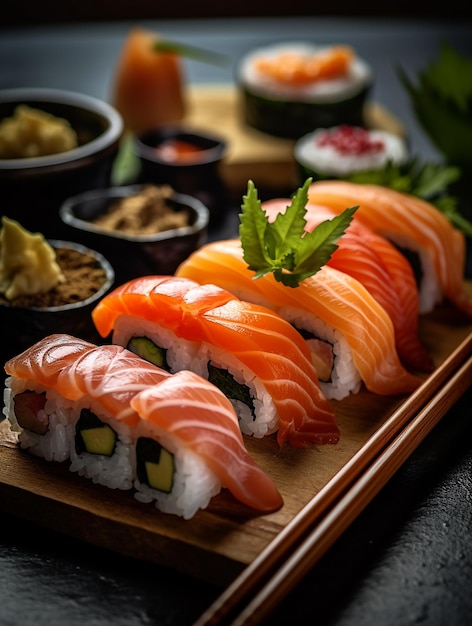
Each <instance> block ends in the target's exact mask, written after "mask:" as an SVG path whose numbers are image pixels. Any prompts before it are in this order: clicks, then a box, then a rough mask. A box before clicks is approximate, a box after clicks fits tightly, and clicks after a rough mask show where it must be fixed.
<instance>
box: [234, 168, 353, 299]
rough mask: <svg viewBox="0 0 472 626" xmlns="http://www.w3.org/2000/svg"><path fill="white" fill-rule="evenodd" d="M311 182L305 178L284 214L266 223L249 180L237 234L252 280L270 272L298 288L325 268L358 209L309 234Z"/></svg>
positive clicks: (288, 284)
mask: <svg viewBox="0 0 472 626" xmlns="http://www.w3.org/2000/svg"><path fill="white" fill-rule="evenodd" d="M311 182H312V179H311V178H308V179H307V180H306V181H305V184H304V185H303V186H302V187H300V188H299V189H298V190H297V191H296V192H295V194H294V195H293V197H292V199H291V202H290V204H289V205H288V206H287V209H286V211H285V212H284V213H279V214H278V215H277V217H276V219H275V220H274V221H273V222H269V220H268V216H267V214H266V213H265V211H264V210H263V208H262V204H261V201H260V200H259V197H258V193H257V189H256V187H255V186H254V183H253V181H251V180H250V181H248V186H247V195H245V196H243V203H242V205H241V209H242V213H241V214H240V216H239V217H240V226H239V235H240V239H241V246H242V249H243V258H244V260H245V261H246V263H247V264H248V268H249V269H250V270H252V271H254V272H255V276H254V278H255V279H257V278H261V277H262V276H265V275H266V274H270V273H272V274H273V275H274V278H275V279H276V280H277V281H278V282H281V283H283V284H284V285H286V286H287V287H297V286H298V285H299V283H300V282H301V281H302V280H304V279H305V278H308V277H309V276H313V275H314V274H316V272H317V271H318V270H320V269H321V268H322V267H323V265H326V263H327V262H328V261H329V259H330V258H331V255H332V254H333V252H334V251H335V250H336V249H337V247H338V245H337V242H338V241H339V239H340V238H341V237H342V236H343V235H344V233H345V231H346V229H347V227H348V226H349V224H350V223H351V221H352V218H353V216H354V213H355V212H356V211H357V209H358V208H359V207H357V206H355V207H351V208H347V209H345V210H344V211H343V212H342V213H341V214H340V215H337V216H336V217H334V218H333V219H331V220H326V221H324V222H322V223H321V224H319V225H318V226H317V227H316V228H315V229H313V230H312V231H311V232H308V231H307V230H306V219H305V214H306V205H307V202H308V188H309V186H310V184H311Z"/></svg>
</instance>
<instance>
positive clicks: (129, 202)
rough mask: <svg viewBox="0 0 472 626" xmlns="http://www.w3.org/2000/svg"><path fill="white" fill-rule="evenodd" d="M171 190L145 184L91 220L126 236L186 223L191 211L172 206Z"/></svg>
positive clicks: (166, 186) (165, 187) (159, 230)
mask: <svg viewBox="0 0 472 626" xmlns="http://www.w3.org/2000/svg"><path fill="white" fill-rule="evenodd" d="M174 193H175V192H174V190H173V189H172V187H170V186H168V185H162V186H156V185H145V186H144V187H143V188H142V189H141V191H140V192H139V193H136V194H134V195H132V196H128V197H126V198H122V199H120V200H117V201H116V202H114V203H113V204H112V205H111V206H110V207H109V208H108V210H107V211H106V212H105V213H103V214H102V215H100V216H98V217H97V218H95V219H94V220H91V222H92V223H93V224H95V225H96V226H100V228H103V229H104V230H118V231H120V232H123V233H126V234H128V235H153V234H155V233H160V232H162V231H165V230H171V229H173V228H182V227H184V226H188V225H189V223H190V211H187V210H182V209H180V210H176V209H174V208H173V206H172V204H171V203H170V199H171V197H172V195H173V194H174Z"/></svg>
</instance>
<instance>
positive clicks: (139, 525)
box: [0, 284, 472, 586]
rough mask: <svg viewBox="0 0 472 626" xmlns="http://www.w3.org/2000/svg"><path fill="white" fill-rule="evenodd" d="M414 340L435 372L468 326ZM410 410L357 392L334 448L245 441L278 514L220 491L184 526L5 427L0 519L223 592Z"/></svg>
mask: <svg viewBox="0 0 472 626" xmlns="http://www.w3.org/2000/svg"><path fill="white" fill-rule="evenodd" d="M467 287H468V288H470V289H471V291H472V286H471V285H469V284H468V285H467ZM420 334H421V338H422V340H423V342H424V344H425V345H426V347H427V348H428V349H429V350H430V352H431V354H432V355H433V356H434V360H435V364H436V366H437V368H438V369H440V368H441V364H442V363H443V362H444V361H445V359H447V357H448V356H449V355H450V354H451V353H452V352H453V351H454V350H455V349H456V347H457V346H459V345H460V344H461V343H462V342H463V341H464V340H465V339H467V338H468V337H470V335H471V334H472V323H471V322H470V320H468V321H465V320H464V319H463V318H462V317H461V316H460V315H459V314H458V313H457V312H456V311H454V310H451V309H450V308H448V307H439V308H438V309H437V310H436V311H435V312H434V313H433V314H430V315H428V316H425V317H424V318H422V319H421V325H420ZM469 356H470V355H469ZM464 391H465V388H464V389H460V390H458V393H459V394H460V393H463V392H464ZM406 401H407V398H405V397H382V396H376V395H373V394H371V393H368V392H367V391H361V392H360V393H359V394H357V395H354V396H351V397H349V398H347V399H345V400H343V401H340V402H335V403H334V405H335V411H336V417H337V421H338V424H339V427H340V430H341V438H340V441H339V443H338V444H336V445H327V446H320V447H314V448H310V449H296V448H292V447H290V446H288V445H287V446H284V447H283V448H282V449H279V447H278V445H277V442H276V437H275V435H272V436H269V437H266V438H264V439H254V438H250V437H246V439H245V441H246V444H247V447H248V449H249V451H250V453H251V454H252V455H253V457H254V458H255V460H256V461H257V462H258V463H259V465H260V466H261V467H262V468H263V469H264V470H265V471H266V472H267V473H269V474H270V475H271V476H272V477H273V479H274V481H275V483H276V484H277V486H278V488H279V490H280V492H281V494H282V496H283V499H284V505H283V507H282V508H281V509H280V510H279V511H277V512H275V513H273V514H270V515H259V514H255V513H254V512H253V511H251V510H249V509H247V508H246V507H244V506H243V505H241V504H240V503H238V502H237V501H236V500H235V499H233V497H232V496H231V494H230V493H229V492H227V491H226V490H223V491H222V492H221V493H220V494H219V495H218V496H216V497H215V498H214V499H213V500H212V501H211V503H210V505H209V506H208V508H207V509H205V510H202V511H199V512H198V513H197V514H196V515H195V517H193V518H192V519H191V520H187V521H186V520H183V519H181V518H179V517H176V516H174V515H166V514H163V513H160V512H159V511H157V510H156V509H155V508H154V506H153V505H152V504H142V503H139V502H137V501H136V500H135V499H134V498H133V496H132V494H131V493H128V492H123V491H114V490H111V489H107V488H105V487H102V486H100V485H94V484H93V483H91V482H90V481H89V480H87V479H85V478H82V477H79V476H77V475H75V474H73V473H71V472H70V471H69V470H68V466H67V464H65V463H64V464H60V463H48V462H46V461H45V460H43V459H40V458H36V457H33V456H31V455H30V454H29V453H27V452H24V451H22V450H20V449H19V448H18V446H17V445H16V443H15V437H14V436H13V434H12V433H11V432H10V430H9V426H8V423H7V422H6V420H4V421H3V422H0V509H1V510H3V511H6V512H9V513H12V514H14V515H17V516H20V517H22V518H25V519H28V520H31V521H32V522H34V523H37V524H39V525H42V526H46V527H48V528H51V529H54V530H56V531H59V532H61V533H65V534H67V535H71V536H73V537H75V538H78V539H80V540H83V541H85V542H88V543H90V544H93V545H97V546H101V547H104V548H108V549H110V550H113V551H116V552H119V553H122V554H125V555H128V556H132V557H133V558H138V559H143V560H148V561H151V562H156V563H160V564H164V565H166V566H169V567H171V568H173V569H176V570H178V571H182V572H184V573H186V574H190V575H191V576H194V577H196V578H200V579H203V580H207V581H209V582H211V583H214V584H216V585H221V586H227V585H228V584H229V583H230V582H231V581H232V580H233V579H234V578H235V577H236V576H237V575H238V574H240V573H241V571H242V570H243V569H244V568H245V567H246V566H247V565H248V564H249V563H251V562H252V561H253V560H254V559H255V558H256V557H257V556H258V555H259V554H260V553H261V551H263V550H264V549H265V548H266V547H267V546H268V545H269V544H270V542H271V541H272V540H273V539H275V538H276V537H277V535H278V534H279V533H280V531H281V530H282V529H284V528H285V527H286V526H287V524H289V523H290V522H291V521H292V520H293V519H294V518H295V517H296V516H297V514H299V512H300V511H301V510H302V509H303V508H304V507H305V506H306V505H307V504H309V503H310V501H311V500H312V498H313V497H314V496H315V495H316V494H318V493H319V492H320V490H321V489H323V488H326V486H328V487H329V489H333V490H335V489H336V481H337V476H336V475H337V474H338V472H339V471H340V470H341V469H342V468H343V467H344V466H345V465H346V463H348V462H349V460H351V459H352V457H353V456H354V455H356V453H358V451H359V450H360V449H361V448H362V447H363V446H364V445H365V444H366V443H367V442H368V441H369V438H372V436H373V435H374V433H375V432H376V431H377V430H378V429H379V428H380V427H381V425H382V424H384V423H385V421H386V420H387V418H389V417H390V416H392V414H393V412H394V411H395V410H396V409H397V408H398V407H400V406H401V405H402V403H405V402H406ZM444 411H446V409H444Z"/></svg>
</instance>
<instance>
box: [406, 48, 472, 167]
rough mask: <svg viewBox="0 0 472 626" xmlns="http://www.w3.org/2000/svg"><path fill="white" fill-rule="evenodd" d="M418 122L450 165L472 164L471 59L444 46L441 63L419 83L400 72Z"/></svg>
mask: <svg viewBox="0 0 472 626" xmlns="http://www.w3.org/2000/svg"><path fill="white" fill-rule="evenodd" d="M398 76H399V78H400V80H401V82H402V84H403V86H404V87H405V88H406V90H407V92H408V94H409V96H410V99H411V103H412V105H413V110H414V112H415V115H416V118H417V120H418V122H419V123H420V125H421V126H422V128H423V130H424V131H425V132H426V134H427V135H428V136H429V138H430V139H431V141H432V142H433V143H434V145H435V146H436V148H437V149H438V150H439V151H440V152H441V153H442V154H443V155H444V156H445V157H446V159H447V160H448V161H449V162H450V163H454V164H456V165H459V166H468V167H470V166H471V164H472V157H471V150H470V146H471V144H472V58H471V57H466V56H463V55H461V54H460V53H459V52H458V51H457V50H455V49H454V48H453V47H452V46H451V45H450V44H449V43H447V42H444V43H443V45H442V47H441V51H440V55H439V57H438V59H437V60H436V61H435V62H433V63H431V64H430V65H429V66H428V67H427V68H426V69H425V70H424V71H422V72H420V73H418V75H417V77H416V78H417V80H416V83H414V82H413V81H412V80H410V78H409V77H408V76H407V74H406V72H405V71H404V70H402V69H401V68H398Z"/></svg>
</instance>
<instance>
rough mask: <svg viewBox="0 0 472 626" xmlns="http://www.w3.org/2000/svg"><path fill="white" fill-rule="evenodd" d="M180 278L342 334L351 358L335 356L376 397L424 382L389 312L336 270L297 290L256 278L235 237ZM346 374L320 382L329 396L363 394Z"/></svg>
mask: <svg viewBox="0 0 472 626" xmlns="http://www.w3.org/2000/svg"><path fill="white" fill-rule="evenodd" d="M176 274H177V275H178V276H180V277H188V278H190V279H192V280H199V281H201V282H202V283H205V282H217V283H218V284H219V285H220V286H222V287H223V288H224V289H227V290H228V291H231V292H232V293H234V294H236V295H237V296H238V297H241V298H243V299H244V300H248V301H252V302H256V303H259V304H261V305H262V306H264V307H268V308H271V309H272V310H274V311H276V312H278V313H279V314H280V315H281V316H282V317H284V318H285V319H286V320H287V321H289V322H291V323H293V324H294V325H295V326H296V327H297V328H298V329H306V330H310V329H311V328H312V326H313V325H315V326H316V328H315V330H316V332H318V333H322V332H325V327H327V329H328V330H329V331H330V332H331V334H334V333H336V332H340V333H342V335H343V337H344V339H345V341H346V342H347V344H348V348H349V350H350V354H349V357H348V355H347V354H335V362H337V366H338V367H339V368H341V369H340V371H342V368H343V367H347V365H346V363H345V362H347V361H349V359H351V358H352V360H353V362H354V366H355V370H356V372H357V374H358V376H359V377H360V380H362V381H364V384H365V386H366V387H367V389H368V390H370V391H372V392H373V393H377V394H382V395H396V394H403V393H408V392H410V391H412V390H413V389H415V388H416V387H417V386H418V385H419V384H420V382H421V379H420V378H419V377H417V376H414V375H412V374H410V373H409V372H408V371H407V370H406V369H405V368H404V367H403V365H402V364H401V362H400V359H399V357H398V354H397V351H396V347H395V337H394V328H393V324H392V321H391V319H390V317H389V316H388V314H387V313H386V311H385V310H384V309H383V308H382V307H381V306H380V304H379V303H378V302H377V301H376V300H375V299H374V298H373V297H372V296H371V295H370V294H369V292H368V291H367V289H366V288H365V287H364V286H363V285H362V284H361V283H360V282H359V281H357V280H355V279H354V278H352V277H351V276H348V275H347V274H345V273H343V272H339V271H338V270H336V269H334V268H331V267H328V266H324V267H323V268H322V269H321V270H320V271H319V272H318V273H317V274H315V275H314V276H311V277H310V278H307V279H305V280H303V281H302V282H301V283H300V284H299V285H298V287H296V288H291V287H286V286H285V285H282V284H281V283H279V282H277V281H276V280H275V278H274V277H273V276H272V275H271V274H267V275H266V276H263V277H261V278H258V279H257V280H255V279H254V278H253V276H254V273H253V272H251V271H250V270H249V269H248V267H247V264H246V263H245V261H244V258H243V251H242V248H241V242H240V241H239V240H238V239H234V240H226V241H217V242H212V243H208V244H206V245H204V246H202V247H201V248H199V249H198V250H197V251H195V252H194V253H192V254H191V255H190V257H189V258H188V259H187V260H186V261H184V262H183V263H182V264H181V265H180V266H179V268H177V272H176ZM320 322H321V326H320ZM316 332H315V334H316ZM326 332H327V331H326ZM331 334H330V335H329V339H328V338H327V340H330V339H331ZM318 337H319V338H322V339H324V338H325V337H320V335H318ZM307 343H309V342H307ZM346 376H347V374H344V373H343V376H342V378H341V380H337V379H336V376H335V371H334V370H333V372H332V379H331V380H328V381H323V380H320V385H321V388H322V390H323V391H324V393H325V395H327V397H328V398H330V397H334V398H336V399H342V398H343V397H345V396H346V395H348V394H349V393H350V392H356V391H358V390H359V387H358V386H357V385H356V386H353V387H352V389H350V388H349V387H346V385H347V383H348V382H349V381H347V380H345V377H346Z"/></svg>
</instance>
